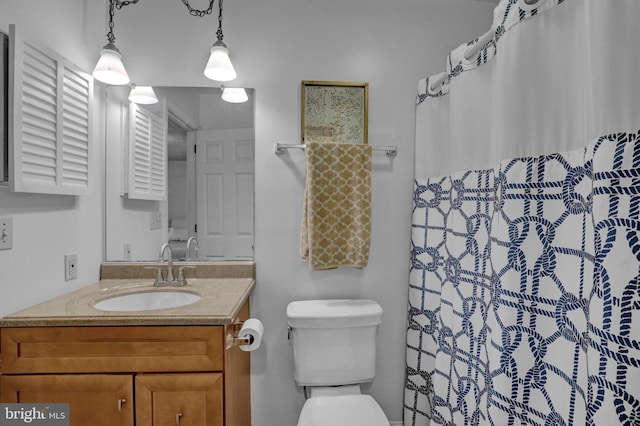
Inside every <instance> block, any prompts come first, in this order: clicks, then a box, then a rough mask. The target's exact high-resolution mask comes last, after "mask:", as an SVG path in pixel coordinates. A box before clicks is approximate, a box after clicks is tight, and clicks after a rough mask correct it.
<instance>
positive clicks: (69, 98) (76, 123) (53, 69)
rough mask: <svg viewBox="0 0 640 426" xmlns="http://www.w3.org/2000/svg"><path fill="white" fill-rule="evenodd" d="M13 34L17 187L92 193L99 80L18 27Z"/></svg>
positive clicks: (12, 168)
mask: <svg viewBox="0 0 640 426" xmlns="http://www.w3.org/2000/svg"><path fill="white" fill-rule="evenodd" d="M9 33H10V46H9V86H10V89H9V152H10V158H9V175H10V176H9V182H10V187H11V190H12V191H16V192H35V193H46V194H69V195H86V194H88V193H89V163H90V143H89V133H90V129H91V102H92V99H93V79H92V78H91V76H89V75H88V74H86V73H84V72H82V71H81V70H79V69H78V68H77V67H76V66H74V65H72V64H71V63H69V62H68V61H67V60H66V59H65V58H63V57H61V56H60V55H58V54H57V53H55V52H53V51H50V50H49V49H47V48H44V47H40V46H37V45H35V44H33V43H31V42H29V41H28V40H25V39H24V38H23V37H22V36H21V35H20V33H19V32H18V31H16V27H15V26H14V25H11V26H10V30H9Z"/></svg>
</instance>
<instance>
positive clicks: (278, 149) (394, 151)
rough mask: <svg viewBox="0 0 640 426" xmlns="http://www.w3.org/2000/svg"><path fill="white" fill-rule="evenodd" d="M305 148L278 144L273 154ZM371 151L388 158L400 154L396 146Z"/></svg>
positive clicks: (376, 148) (274, 146) (375, 147)
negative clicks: (378, 152)
mask: <svg viewBox="0 0 640 426" xmlns="http://www.w3.org/2000/svg"><path fill="white" fill-rule="evenodd" d="M304 148H305V147H304V145H303V144H299V145H295V144H286V143H276V144H274V145H273V153H274V154H276V155H282V154H284V152H285V151H286V150H287V149H301V150H303V151H304ZM371 149H372V150H373V151H385V152H386V154H387V156H388V157H395V156H396V155H397V154H398V148H397V147H395V146H373V147H371Z"/></svg>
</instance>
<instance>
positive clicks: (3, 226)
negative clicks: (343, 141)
mask: <svg viewBox="0 0 640 426" xmlns="http://www.w3.org/2000/svg"><path fill="white" fill-rule="evenodd" d="M11 248H13V218H12V217H0V250H9V249H11Z"/></svg>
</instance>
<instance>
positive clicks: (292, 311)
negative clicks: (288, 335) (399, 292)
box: [287, 299, 382, 328]
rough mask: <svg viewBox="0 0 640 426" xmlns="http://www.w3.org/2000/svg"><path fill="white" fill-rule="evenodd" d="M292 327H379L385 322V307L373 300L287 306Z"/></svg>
mask: <svg viewBox="0 0 640 426" xmlns="http://www.w3.org/2000/svg"><path fill="white" fill-rule="evenodd" d="M287 319H288V323H289V325H290V326H291V327H294V328H295V327H300V328H326V327H358V326H366V325H377V324H380V322H382V306H380V305H379V304H378V302H376V301H374V300H366V299H328V300H300V301H296V302H291V303H289V305H288V306H287Z"/></svg>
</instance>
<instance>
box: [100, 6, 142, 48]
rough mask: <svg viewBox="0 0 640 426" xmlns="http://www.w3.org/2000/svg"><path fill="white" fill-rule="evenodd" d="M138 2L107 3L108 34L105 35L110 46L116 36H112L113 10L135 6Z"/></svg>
mask: <svg viewBox="0 0 640 426" xmlns="http://www.w3.org/2000/svg"><path fill="white" fill-rule="evenodd" d="M136 3H138V0H110V1H109V32H108V33H107V40H108V41H109V43H110V44H115V41H116V36H115V35H114V34H113V15H114V12H115V9H118V10H120V9H122V8H123V7H125V6H129V5H130V4H136Z"/></svg>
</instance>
